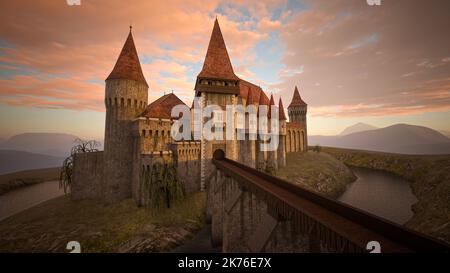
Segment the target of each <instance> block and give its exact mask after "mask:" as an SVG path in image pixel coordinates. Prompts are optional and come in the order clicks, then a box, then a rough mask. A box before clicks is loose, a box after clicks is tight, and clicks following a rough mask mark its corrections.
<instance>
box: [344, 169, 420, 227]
mask: <svg viewBox="0 0 450 273" xmlns="http://www.w3.org/2000/svg"><path fill="white" fill-rule="evenodd" d="M351 169H352V171H353V173H354V174H355V175H356V176H357V180H356V181H355V182H353V183H352V184H350V185H349V186H348V187H347V190H346V191H345V192H344V194H342V195H341V196H340V197H339V198H338V200H339V201H341V202H343V203H346V204H349V205H351V206H353V207H356V208H359V209H362V210H364V211H367V212H370V213H372V214H375V215H377V216H379V217H382V218H385V219H387V220H390V221H392V222H394V223H397V224H401V225H403V224H405V223H406V222H407V221H408V220H409V219H411V217H412V216H413V215H414V213H413V211H412V209H411V206H412V205H413V204H414V203H416V202H417V198H416V197H415V196H414V194H413V193H412V190H411V187H410V183H409V182H408V181H406V180H405V179H403V178H401V177H398V176H395V175H392V174H390V173H387V172H383V171H375V170H370V169H365V168H357V167H352V168H351Z"/></svg>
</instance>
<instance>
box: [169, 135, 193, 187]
mask: <svg viewBox="0 0 450 273" xmlns="http://www.w3.org/2000/svg"><path fill="white" fill-rule="evenodd" d="M171 148H172V151H173V155H174V160H175V161H176V162H177V171H178V178H179V179H180V180H182V181H183V183H184V187H185V191H186V193H191V192H197V191H200V142H195V141H184V142H175V143H173V144H172V146H171Z"/></svg>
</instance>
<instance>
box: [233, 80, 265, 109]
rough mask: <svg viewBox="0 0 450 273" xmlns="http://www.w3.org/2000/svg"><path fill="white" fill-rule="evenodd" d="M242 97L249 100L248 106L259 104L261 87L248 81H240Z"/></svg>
mask: <svg viewBox="0 0 450 273" xmlns="http://www.w3.org/2000/svg"><path fill="white" fill-rule="evenodd" d="M239 89H240V94H239V95H240V96H241V97H242V98H246V99H247V105H250V104H258V103H259V97H260V94H261V92H263V91H262V89H261V87H259V86H257V85H254V84H253V83H251V82H248V81H246V80H242V79H241V80H240V81H239Z"/></svg>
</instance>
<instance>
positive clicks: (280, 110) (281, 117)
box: [278, 98, 287, 120]
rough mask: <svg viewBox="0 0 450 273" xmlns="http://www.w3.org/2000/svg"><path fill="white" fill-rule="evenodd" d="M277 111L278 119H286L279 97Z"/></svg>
mask: <svg viewBox="0 0 450 273" xmlns="http://www.w3.org/2000/svg"><path fill="white" fill-rule="evenodd" d="M278 111H279V113H278V114H279V115H280V116H279V120H287V118H286V115H285V114H284V106H283V101H282V100H281V98H280V100H279V102H278Z"/></svg>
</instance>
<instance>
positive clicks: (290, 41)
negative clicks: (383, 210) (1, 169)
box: [0, 0, 450, 118]
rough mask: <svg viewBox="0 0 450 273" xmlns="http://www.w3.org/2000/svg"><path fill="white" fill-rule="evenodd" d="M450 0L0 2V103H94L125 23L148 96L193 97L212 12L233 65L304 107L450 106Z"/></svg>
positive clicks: (77, 106) (361, 111)
mask: <svg viewBox="0 0 450 273" xmlns="http://www.w3.org/2000/svg"><path fill="white" fill-rule="evenodd" d="M448 10H450V2H449V1H439V0H434V1H425V0H397V1H383V4H382V5H381V6H377V7H372V6H368V5H367V4H366V3H365V1H364V0H337V1H328V0H314V1H312V0H303V1H301V0H299V1H293V0H270V1H257V0H252V1H242V0H234V1H219V0H213V1H194V0H185V1H176V0H168V1H163V2H160V1H147V0H136V1H133V2H132V3H128V2H126V1H122V0H103V1H102V0H96V1H94V0H91V1H90V0H84V1H82V5H81V6H68V5H66V3H65V1H63V0H61V1H59V0H43V1H27V0H18V1H2V2H1V3H0V12H1V15H2V16H0V70H1V74H0V104H3V105H9V106H14V107H35V108H40V109H71V110H77V111H95V112H103V111H104V105H103V98H104V79H105V78H106V77H107V76H108V74H109V73H110V71H111V70H112V68H113V66H114V64H115V62H116V60H117V57H118V55H119V52H120V50H121V48H122V46H123V43H124V41H125V39H126V36H127V34H128V31H129V29H128V26H129V25H130V24H132V25H133V30H132V31H133V35H134V39H135V43H136V47H137V50H138V53H139V57H140V60H141V63H142V68H143V72H144V76H145V78H146V80H147V82H148V84H149V102H151V101H152V100H154V99H156V98H158V97H159V96H161V95H163V94H164V93H166V92H172V90H173V92H175V94H177V95H178V96H179V97H180V98H181V99H182V100H183V101H185V102H186V103H188V104H189V103H190V101H191V99H192V97H193V94H194V91H193V88H194V85H195V78H196V76H197V74H198V73H199V71H200V70H201V66H202V62H203V59H204V57H205V53H206V48H207V46H208V41H209V38H210V34H211V30H212V25H213V20H214V18H215V17H216V16H217V17H218V19H219V22H220V26H221V29H222V32H223V35H224V38H225V41H226V44H227V47H228V51H229V54H230V57H231V61H232V63H233V66H234V69H235V72H236V73H237V74H238V75H239V76H240V77H242V78H244V79H246V80H249V81H252V82H254V83H255V84H258V85H261V86H262V87H263V88H264V89H265V90H266V91H267V93H271V92H274V93H275V94H276V96H277V97H279V96H281V97H282V99H283V101H284V104H285V105H288V104H289V102H290V100H291V96H292V91H293V88H294V86H295V85H297V86H299V88H300V90H301V95H302V98H303V99H304V100H305V101H306V102H307V103H308V105H309V107H310V108H309V109H310V111H309V113H310V115H311V116H312V117H326V118H351V117H356V116H368V117H379V116H385V115H392V116H395V115H399V116H403V115H412V114H418V113H426V112H433V111H434V112H442V111H450V93H449V90H450V79H449V75H450V51H449V49H450V35H448V26H449V25H450V19H449V18H450V17H449V16H448Z"/></svg>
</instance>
